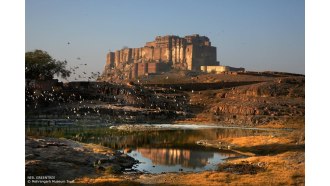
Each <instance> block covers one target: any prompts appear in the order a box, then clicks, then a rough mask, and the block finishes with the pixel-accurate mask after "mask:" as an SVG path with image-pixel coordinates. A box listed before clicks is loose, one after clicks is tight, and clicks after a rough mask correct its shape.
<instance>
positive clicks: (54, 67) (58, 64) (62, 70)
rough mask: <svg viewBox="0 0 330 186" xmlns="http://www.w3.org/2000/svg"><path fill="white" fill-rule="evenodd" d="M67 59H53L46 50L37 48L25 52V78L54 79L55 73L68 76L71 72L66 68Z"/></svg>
mask: <svg viewBox="0 0 330 186" xmlns="http://www.w3.org/2000/svg"><path fill="white" fill-rule="evenodd" d="M66 65H67V61H58V60H55V59H53V58H52V57H51V56H50V55H49V54H48V53H47V52H46V51H42V50H35V51H33V52H26V53H25V78H26V79H37V80H49V79H53V77H54V75H55V74H56V75H57V76H61V77H62V78H64V79H65V78H67V77H69V76H70V74H71V72H70V71H69V70H66Z"/></svg>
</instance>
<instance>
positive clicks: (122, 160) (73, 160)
mask: <svg viewBox="0 0 330 186" xmlns="http://www.w3.org/2000/svg"><path fill="white" fill-rule="evenodd" d="M136 163H137V161H136V160H134V159H133V158H132V157H129V156H127V155H126V154H123V153H121V152H118V151H114V150H111V149H109V148H106V147H103V146H99V145H95V144H83V143H79V142H76V141H72V140H68V139H56V138H41V139H36V138H32V137H27V138H26V139H25V172H26V176H45V175H50V176H55V177H56V179H67V180H68V179H69V180H73V179H76V178H79V177H84V176H91V177H93V176H101V175H107V174H116V173H121V172H122V171H124V170H125V169H126V168H132V166H133V165H134V164H136Z"/></svg>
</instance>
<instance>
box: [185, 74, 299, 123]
mask: <svg viewBox="0 0 330 186" xmlns="http://www.w3.org/2000/svg"><path fill="white" fill-rule="evenodd" d="M206 97H207V98H208V99H206ZM191 98H192V103H193V105H196V106H200V107H202V108H203V111H202V112H201V113H199V114H197V116H196V118H199V119H204V120H206V121H214V122H219V123H226V124H231V125H242V124H243V125H258V124H264V123H267V122H269V121H274V120H282V119H287V118H290V117H297V116H304V115H305V105H304V104H305V101H304V98H305V79H304V78H303V77H294V78H278V79H274V80H273V81H269V82H262V83H257V84H253V85H245V86H239V87H234V88H230V89H225V90H214V91H203V92H200V93H199V94H195V95H191Z"/></svg>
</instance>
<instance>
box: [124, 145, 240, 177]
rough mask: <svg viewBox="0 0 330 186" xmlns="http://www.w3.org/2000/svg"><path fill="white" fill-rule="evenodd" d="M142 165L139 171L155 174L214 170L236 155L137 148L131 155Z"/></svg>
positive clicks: (202, 151)
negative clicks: (222, 162)
mask: <svg viewBox="0 0 330 186" xmlns="http://www.w3.org/2000/svg"><path fill="white" fill-rule="evenodd" d="M129 155H130V156H133V157H134V158H136V159H139V161H140V162H142V164H140V165H139V166H138V167H137V169H138V170H141V171H143V170H145V171H148V172H153V173H160V172H172V171H173V172H177V171H178V170H179V169H182V171H201V170H214V169H216V168H217V164H218V163H220V162H221V161H223V159H225V158H228V157H234V156H235V155H236V154H233V153H224V152H217V151H216V150H213V151H204V150H190V149H179V148H137V149H135V150H133V151H132V152H131V153H129Z"/></svg>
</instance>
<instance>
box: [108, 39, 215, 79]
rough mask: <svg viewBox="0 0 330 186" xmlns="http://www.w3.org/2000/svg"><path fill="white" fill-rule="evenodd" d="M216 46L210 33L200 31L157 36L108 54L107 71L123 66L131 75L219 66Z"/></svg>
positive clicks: (128, 74) (122, 68)
mask: <svg viewBox="0 0 330 186" xmlns="http://www.w3.org/2000/svg"><path fill="white" fill-rule="evenodd" d="M215 65H219V62H217V51H216V47H214V46H211V42H210V40H209V38H208V37H206V36H200V35H198V34H194V35H189V36H185V37H183V38H182V37H179V36H174V35H167V36H157V37H156V38H155V40H154V41H151V42H147V43H146V44H145V46H144V47H141V48H123V49H121V50H116V51H114V52H109V53H108V54H107V60H106V66H105V73H104V74H106V73H107V72H109V71H110V70H111V69H117V70H123V71H125V74H126V76H127V77H128V78H135V77H138V76H140V75H144V74H149V73H159V72H161V71H165V70H168V69H169V68H177V69H185V70H194V71H200V69H201V66H215Z"/></svg>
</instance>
